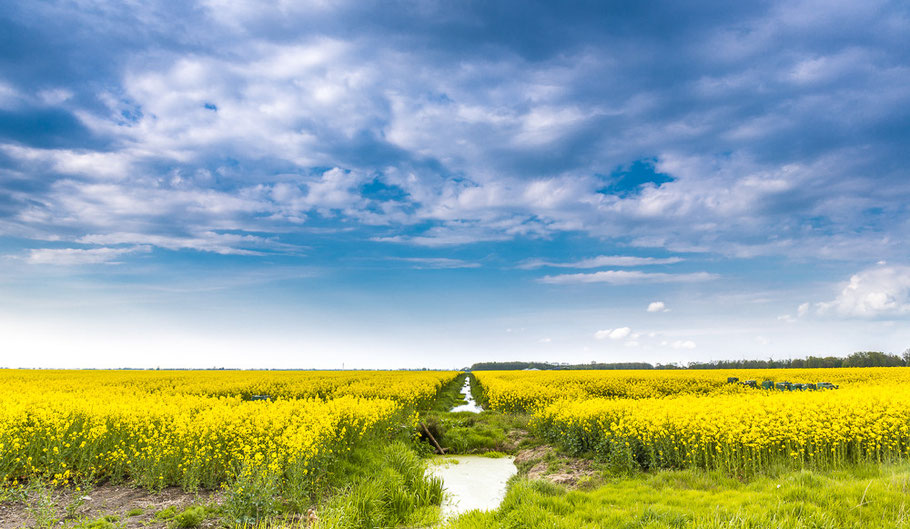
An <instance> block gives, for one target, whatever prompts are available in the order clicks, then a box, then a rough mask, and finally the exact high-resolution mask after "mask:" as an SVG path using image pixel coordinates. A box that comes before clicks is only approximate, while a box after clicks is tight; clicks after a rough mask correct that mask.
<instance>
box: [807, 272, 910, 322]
mask: <svg viewBox="0 0 910 529" xmlns="http://www.w3.org/2000/svg"><path fill="white" fill-rule="evenodd" d="M818 310H819V312H820V313H822V314H832V313H833V314H839V315H841V316H856V317H877V316H897V315H904V314H907V313H910V266H897V265H894V266H891V265H887V264H882V265H878V266H875V267H872V268H868V269H866V270H863V271H861V272H859V273H857V274H854V275H853V276H851V277H850V280H849V281H848V282H847V283H846V284H845V285H844V286H843V287H842V289H841V292H840V294H839V295H838V296H837V297H836V298H835V299H834V300H832V301H828V302H822V303H819V304H818Z"/></svg>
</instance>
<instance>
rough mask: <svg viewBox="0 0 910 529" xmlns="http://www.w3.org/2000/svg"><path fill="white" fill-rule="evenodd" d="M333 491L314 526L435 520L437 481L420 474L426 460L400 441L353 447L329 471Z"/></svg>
mask: <svg viewBox="0 0 910 529" xmlns="http://www.w3.org/2000/svg"><path fill="white" fill-rule="evenodd" d="M332 479H333V481H335V483H334V485H335V486H336V488H335V490H336V492H335V493H334V494H333V495H332V496H331V497H329V498H328V499H327V500H326V501H324V502H323V504H322V505H321V506H320V507H319V508H317V512H319V513H320V514H319V517H320V520H319V522H318V524H316V527H318V528H329V527H331V528H333V529H367V528H373V527H397V526H401V525H407V526H412V527H413V526H417V527H420V526H427V525H431V524H433V523H435V522H436V521H437V520H438V516H439V504H440V503H441V502H442V482H441V481H440V480H439V479H437V478H434V477H429V476H428V475H427V473H426V461H425V460H424V459H422V458H421V457H420V456H419V455H418V454H417V453H416V452H415V450H414V449H413V448H412V447H411V446H409V445H407V444H406V443H403V442H392V443H390V444H388V445H385V446H382V447H380V448H379V449H378V450H372V451H366V450H363V451H359V452H357V453H354V454H352V457H350V458H347V459H346V460H345V461H344V462H342V464H340V465H339V468H337V469H336V470H335V472H334V474H333V477H332Z"/></svg>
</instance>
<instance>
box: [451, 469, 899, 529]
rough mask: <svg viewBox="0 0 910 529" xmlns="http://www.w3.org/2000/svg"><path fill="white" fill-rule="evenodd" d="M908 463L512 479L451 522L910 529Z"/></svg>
mask: <svg viewBox="0 0 910 529" xmlns="http://www.w3.org/2000/svg"><path fill="white" fill-rule="evenodd" d="M908 502H910V465H907V464H903V465H884V466H858V467H853V468H850V469H847V470H841V471H830V472H818V471H781V472H777V473H772V474H769V475H763V476H758V477H755V478H752V479H750V480H748V481H745V482H743V481H739V480H737V479H735V478H730V477H728V476H726V475H724V474H722V473H719V472H710V471H704V470H681V471H660V472H655V473H647V474H646V473H639V474H637V475H634V476H630V477H624V478H616V479H609V480H606V481H603V480H601V481H599V482H596V481H589V482H587V483H586V484H585V486H584V487H583V490H571V491H570V490H566V489H564V488H562V487H559V486H557V485H553V484H551V483H548V482H544V481H528V480H518V481H515V482H513V484H512V486H511V487H510V489H509V491H508V493H507V495H506V498H505V500H504V501H503V504H502V506H501V507H500V509H499V510H497V511H495V512H489V513H479V512H474V513H468V514H466V515H463V516H461V517H460V518H458V519H456V520H454V521H452V522H450V523H448V524H446V525H445V528H446V529H481V528H483V529H497V528H498V529H512V528H515V529H517V528H529V529H533V528H548V529H549V528H552V529H595V528H602V527H610V528H617V529H633V528H635V529H639V528H642V529H643V528H648V529H663V528H667V529H670V528H672V529H696V528H698V529H745V528H762V529H777V528H780V529H783V528H787V529H794V528H795V529H803V528H804V529H810V528H811V529H847V528H861V527H876V528H883V529H892V528H907V527H910V505H908Z"/></svg>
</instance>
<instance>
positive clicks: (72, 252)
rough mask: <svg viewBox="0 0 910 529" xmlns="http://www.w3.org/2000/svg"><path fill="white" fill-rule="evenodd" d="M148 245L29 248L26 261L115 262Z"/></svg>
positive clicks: (67, 264) (146, 249) (143, 249)
mask: <svg viewBox="0 0 910 529" xmlns="http://www.w3.org/2000/svg"><path fill="white" fill-rule="evenodd" d="M149 251H151V248H149V247H148V246H133V247H130V248H88V249H82V248H36V249H32V250H29V252H28V255H27V256H26V257H25V261H26V262H27V263H30V264H42V265H44V264H48V265H59V266H73V265H85V264H100V263H107V264H114V263H116V262H117V261H116V259H118V258H120V257H121V256H124V255H126V254H131V253H137V252H149Z"/></svg>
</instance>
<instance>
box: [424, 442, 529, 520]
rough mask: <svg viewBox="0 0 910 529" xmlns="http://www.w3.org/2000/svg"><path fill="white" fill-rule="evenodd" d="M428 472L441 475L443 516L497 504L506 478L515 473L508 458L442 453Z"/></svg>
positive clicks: (484, 508)
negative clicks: (442, 455) (443, 495)
mask: <svg viewBox="0 0 910 529" xmlns="http://www.w3.org/2000/svg"><path fill="white" fill-rule="evenodd" d="M430 472H431V473H432V474H433V475H434V476H438V477H440V478H442V482H443V485H444V487H445V499H444V500H443V502H442V518H443V519H444V520H445V519H448V518H451V517H453V516H456V515H459V514H461V513H465V512H468V511H473V510H475V509H480V510H482V511H489V510H493V509H496V508H498V507H499V504H500V503H502V500H503V498H505V495H506V481H508V480H509V478H511V477H512V476H514V475H515V474H517V473H518V469H517V468H515V463H514V462H513V458H511V457H500V458H495V459H494V458H489V457H483V456H445V457H438V458H436V459H434V460H433V464H432V465H430Z"/></svg>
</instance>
